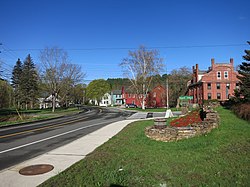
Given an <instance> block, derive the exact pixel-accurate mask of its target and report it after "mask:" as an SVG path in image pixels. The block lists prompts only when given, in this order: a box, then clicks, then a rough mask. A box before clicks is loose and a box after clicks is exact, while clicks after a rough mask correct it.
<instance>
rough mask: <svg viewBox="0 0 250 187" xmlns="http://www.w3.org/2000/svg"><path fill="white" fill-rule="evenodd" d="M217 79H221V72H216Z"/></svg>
mask: <svg viewBox="0 0 250 187" xmlns="http://www.w3.org/2000/svg"><path fill="white" fill-rule="evenodd" d="M217 79H221V72H220V71H218V72H217Z"/></svg>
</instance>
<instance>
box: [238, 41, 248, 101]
mask: <svg viewBox="0 0 250 187" xmlns="http://www.w3.org/2000/svg"><path fill="white" fill-rule="evenodd" d="M247 43H248V44H249V45H250V42H247ZM245 53H246V55H244V56H243V59H244V60H246V61H248V62H242V64H241V65H240V67H239V68H240V69H239V70H238V72H239V76H238V79H239V80H240V90H239V94H240V95H242V96H244V100H245V101H248V102H249V101H250V62H249V61H250V50H245Z"/></svg>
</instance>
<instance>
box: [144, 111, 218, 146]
mask: <svg viewBox="0 0 250 187" xmlns="http://www.w3.org/2000/svg"><path fill="white" fill-rule="evenodd" d="M218 125H219V115H218V113H217V112H216V111H207V112H206V118H205V119H204V121H202V122H199V123H194V124H191V125H190V126H188V127H171V126H165V128H157V127H156V126H150V127H147V128H146V129H145V134H146V136H147V137H149V138H151V139H154V140H158V141H164V142H171V141H177V140H182V139H186V138H191V137H194V136H198V135H202V134H206V133H209V132H210V131H211V130H212V129H214V128H217V127H218Z"/></svg>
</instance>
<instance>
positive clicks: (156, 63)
mask: <svg viewBox="0 0 250 187" xmlns="http://www.w3.org/2000/svg"><path fill="white" fill-rule="evenodd" d="M162 61H163V59H162V58H160V57H159V52H158V51H157V50H147V49H146V47H144V46H140V47H139V49H138V50H135V51H129V53H128V57H127V58H125V59H123V61H122V63H121V64H120V65H121V66H122V68H123V71H124V75H125V76H126V77H127V78H128V79H129V80H130V82H131V83H132V86H133V89H134V90H135V92H136V94H137V95H138V96H139V95H143V98H142V99H139V100H140V102H141V105H142V109H145V101H146V97H147V93H148V91H149V89H150V85H151V83H152V80H153V76H155V75H157V74H159V73H160V72H161V70H162V69H163V66H164V65H163V63H162Z"/></svg>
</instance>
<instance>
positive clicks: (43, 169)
mask: <svg viewBox="0 0 250 187" xmlns="http://www.w3.org/2000/svg"><path fill="white" fill-rule="evenodd" d="M53 169H54V166H52V165H49V164H37V165H31V166H27V167H25V168H23V169H21V170H20V171H19V173H20V174H21V175H40V174H44V173H47V172H49V171H51V170H53Z"/></svg>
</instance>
